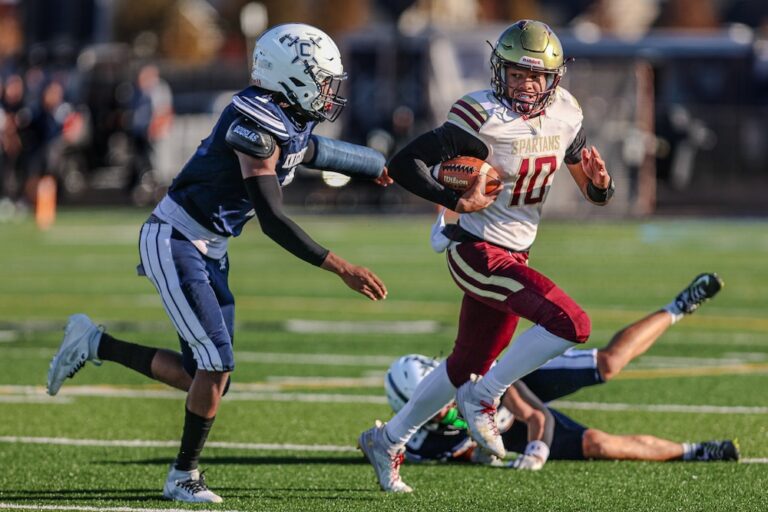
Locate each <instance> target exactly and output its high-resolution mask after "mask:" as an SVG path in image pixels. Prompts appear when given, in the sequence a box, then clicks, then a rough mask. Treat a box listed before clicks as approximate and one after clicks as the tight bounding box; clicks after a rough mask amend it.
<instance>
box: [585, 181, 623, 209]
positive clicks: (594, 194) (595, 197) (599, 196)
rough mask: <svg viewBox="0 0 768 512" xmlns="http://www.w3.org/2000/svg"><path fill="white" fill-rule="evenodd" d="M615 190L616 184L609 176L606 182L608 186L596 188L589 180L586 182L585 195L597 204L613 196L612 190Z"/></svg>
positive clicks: (603, 202) (605, 201)
mask: <svg viewBox="0 0 768 512" xmlns="http://www.w3.org/2000/svg"><path fill="white" fill-rule="evenodd" d="M615 190H616V184H615V183H614V182H613V178H611V181H610V183H608V188H598V187H596V186H595V184H594V183H592V182H591V181H590V182H589V183H587V197H588V198H589V200H590V201H592V202H593V203H597V204H605V203H607V202H608V201H610V200H611V198H612V197H613V192H614V191H615Z"/></svg>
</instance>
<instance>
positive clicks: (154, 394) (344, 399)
mask: <svg viewBox="0 0 768 512" xmlns="http://www.w3.org/2000/svg"><path fill="white" fill-rule="evenodd" d="M239 386H244V387H245V386H259V383H254V384H240V385H239ZM237 387H238V384H235V383H233V384H232V389H231V391H230V392H229V393H227V396H226V397H225V400H235V401H263V402H323V403H341V404H361V403H365V404H382V405H383V404H386V403H387V399H386V397H384V396H380V395H345V394H327V393H282V392H268V391H254V392H243V391H237ZM3 394H5V395H10V396H22V397H23V396H37V395H44V394H45V388H44V387H42V386H0V395H3ZM61 394H64V395H70V396H90V397H108V398H112V397H120V398H173V399H182V398H184V396H185V394H184V393H182V392H181V391H171V390H168V391H165V390H160V389H131V388H120V387H114V386H69V387H65V388H62V390H61V392H60V393H59V395H61ZM57 396H58V395H57ZM50 400H51V401H52V402H53V401H55V400H58V398H56V399H54V398H50ZM551 405H552V406H554V407H562V408H564V409H579V410H585V411H641V412H674V413H697V414H698V413H708V414H768V407H751V406H742V405H733V406H719V405H685V404H625V403H606V402H571V401H568V400H555V401H553V402H551Z"/></svg>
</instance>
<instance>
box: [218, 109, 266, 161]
mask: <svg viewBox="0 0 768 512" xmlns="http://www.w3.org/2000/svg"><path fill="white" fill-rule="evenodd" d="M225 140H226V141H227V144H229V145H230V146H232V148H233V149H236V150H237V151H239V152H241V153H245V154H246V155H250V156H252V157H255V158H269V157H270V156H272V154H273V153H274V152H275V138H274V137H273V136H272V134H270V133H269V132H267V131H266V130H264V129H262V128H261V127H259V126H257V125H256V124H255V123H253V122H252V121H250V120H249V119H247V118H245V117H243V116H241V117H238V118H237V119H235V120H234V121H233V122H232V124H231V125H229V129H227V135H226V137H225Z"/></svg>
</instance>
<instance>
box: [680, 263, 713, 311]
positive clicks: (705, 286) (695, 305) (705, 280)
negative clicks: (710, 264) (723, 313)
mask: <svg viewBox="0 0 768 512" xmlns="http://www.w3.org/2000/svg"><path fill="white" fill-rule="evenodd" d="M723 284H724V283H723V280H722V279H720V277H719V276H718V275H717V274H714V273H712V274H699V275H698V276H696V277H695V278H694V280H693V281H692V282H691V284H689V285H688V287H687V288H685V289H684V290H683V291H681V292H680V293H679V294H678V295H677V297H675V305H676V306H677V307H678V308H679V309H680V311H681V312H682V313H685V314H686V315H690V314H691V313H693V312H694V311H696V310H697V309H699V306H701V305H702V304H703V303H704V302H706V301H708V300H709V299H711V298H712V297H714V296H715V295H717V292H719V291H720V289H721V288H722V287H723Z"/></svg>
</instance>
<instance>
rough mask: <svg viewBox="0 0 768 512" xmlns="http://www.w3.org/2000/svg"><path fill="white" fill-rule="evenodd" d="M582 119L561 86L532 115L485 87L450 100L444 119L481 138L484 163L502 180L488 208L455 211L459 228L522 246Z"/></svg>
mask: <svg viewBox="0 0 768 512" xmlns="http://www.w3.org/2000/svg"><path fill="white" fill-rule="evenodd" d="M582 119H583V115H582V112H581V107H579V104H578V102H577V101H576V99H575V98H574V97H573V96H572V95H571V93H569V92H568V91H566V90H565V89H563V88H562V87H558V88H557V90H556V91H555V98H554V100H553V101H552V103H551V104H550V105H549V106H548V107H547V109H546V111H545V112H544V113H543V114H542V115H540V116H537V117H534V118H533V119H524V118H523V117H522V116H521V115H520V114H517V113H515V112H513V111H512V110H510V109H509V108H507V107H505V106H504V104H502V103H501V102H500V101H499V100H498V99H496V97H495V96H494V95H493V93H492V91H491V90H484V91H477V92H473V93H470V94H467V95H466V96H464V97H463V98H461V99H460V100H458V101H457V102H456V103H454V104H453V106H452V107H451V110H450V113H449V114H448V121H449V122H451V123H454V124H456V125H458V126H459V127H461V128H463V129H464V130H467V131H468V132H470V133H472V134H473V135H474V136H476V137H478V138H480V139H481V140H482V141H483V142H485V144H486V146H487V147H488V149H489V155H488V158H487V161H488V163H490V164H491V165H492V166H493V167H495V168H496V170H497V171H499V174H501V177H502V181H503V182H504V189H503V190H502V192H501V194H500V195H499V197H498V199H497V200H496V202H494V203H493V204H492V205H491V206H489V207H488V208H485V209H483V210H480V211H478V212H475V213H469V214H462V215H461V218H460V221H459V222H460V224H461V227H462V228H464V229H465V230H467V231H469V232H470V233H472V234H473V235H475V236H478V237H480V238H482V239H484V240H487V241H489V242H492V243H495V244H497V245H501V246H503V247H507V248H509V249H512V250H515V251H523V250H526V249H528V248H529V247H530V246H531V245H532V244H533V241H534V239H535V238H536V231H537V229H538V227H539V221H540V219H541V209H542V206H543V205H544V201H545V200H546V198H547V193H548V192H549V189H550V187H551V186H552V180H553V179H554V177H555V174H556V171H557V170H558V168H560V165H561V164H562V163H563V158H564V157H565V155H566V152H567V150H568V148H569V146H570V145H571V144H572V143H573V141H574V139H575V138H576V136H577V134H578V133H579V130H580V129H581V123H582Z"/></svg>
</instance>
